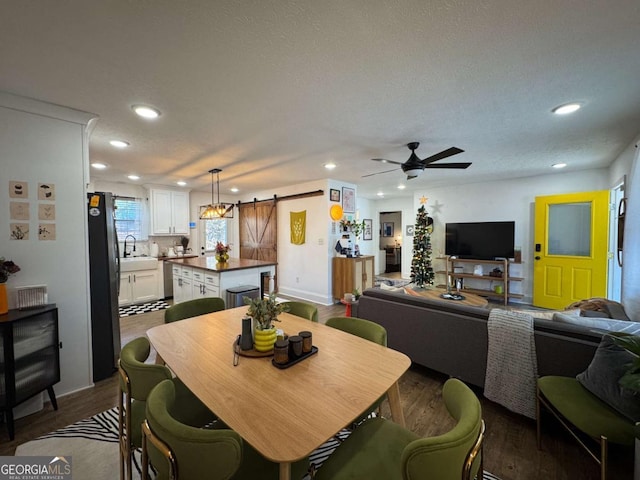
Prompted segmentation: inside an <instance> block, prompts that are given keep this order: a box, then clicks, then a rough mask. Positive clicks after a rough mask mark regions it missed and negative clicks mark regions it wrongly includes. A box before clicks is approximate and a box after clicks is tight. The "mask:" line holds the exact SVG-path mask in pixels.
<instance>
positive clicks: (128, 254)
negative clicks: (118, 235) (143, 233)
mask: <svg viewBox="0 0 640 480" xmlns="http://www.w3.org/2000/svg"><path fill="white" fill-rule="evenodd" d="M129 237H131V238H133V250H132V251H133V252H135V251H136V237H134V236H133V235H127V236H126V237H124V253H123V254H122V256H123V257H125V258H127V257H128V256H130V255H131V252H127V238H129Z"/></svg>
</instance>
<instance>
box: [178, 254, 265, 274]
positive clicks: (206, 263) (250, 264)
mask: <svg viewBox="0 0 640 480" xmlns="http://www.w3.org/2000/svg"><path fill="white" fill-rule="evenodd" d="M167 260H168V261H169V262H170V263H175V264H177V265H183V266H185V267H193V268H200V269H202V270H209V271H211V272H230V271H234V270H246V269H250V268H258V267H269V266H272V265H277V262H264V261H262V260H249V259H245V258H230V259H229V260H228V261H227V262H225V263H223V264H222V263H218V262H217V261H216V258H215V257H195V258H187V257H167Z"/></svg>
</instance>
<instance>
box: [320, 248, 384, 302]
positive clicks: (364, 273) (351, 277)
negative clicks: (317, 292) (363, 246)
mask: <svg viewBox="0 0 640 480" xmlns="http://www.w3.org/2000/svg"><path fill="white" fill-rule="evenodd" d="M373 259H374V257H373V255H363V256H361V257H352V258H347V257H333V264H332V272H333V273H332V282H331V284H332V294H333V298H336V299H340V298H343V297H344V294H345V293H353V292H354V291H355V290H358V292H360V293H362V292H363V290H366V289H367V288H371V287H373V279H374V260H373Z"/></svg>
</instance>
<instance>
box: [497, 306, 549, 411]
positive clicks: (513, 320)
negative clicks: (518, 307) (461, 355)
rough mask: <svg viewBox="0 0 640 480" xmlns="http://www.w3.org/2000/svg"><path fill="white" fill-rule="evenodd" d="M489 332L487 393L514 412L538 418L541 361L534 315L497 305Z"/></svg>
mask: <svg viewBox="0 0 640 480" xmlns="http://www.w3.org/2000/svg"><path fill="white" fill-rule="evenodd" d="M487 331H488V334H489V348H488V352H487V372H486V376H485V381H484V382H485V383H484V396H485V397H486V398H488V399H489V400H492V401H494V402H496V403H499V404H500V405H502V406H504V407H506V408H508V409H509V410H511V411H512V412H516V413H519V414H521V415H525V416H527V417H529V418H536V379H537V378H538V367H537V365H538V363H537V360H536V347H535V340H534V336H533V317H532V316H531V315H528V314H526V313H520V312H509V311H506V310H501V309H499V308H494V309H492V310H491V312H490V313H489V320H488V323H487Z"/></svg>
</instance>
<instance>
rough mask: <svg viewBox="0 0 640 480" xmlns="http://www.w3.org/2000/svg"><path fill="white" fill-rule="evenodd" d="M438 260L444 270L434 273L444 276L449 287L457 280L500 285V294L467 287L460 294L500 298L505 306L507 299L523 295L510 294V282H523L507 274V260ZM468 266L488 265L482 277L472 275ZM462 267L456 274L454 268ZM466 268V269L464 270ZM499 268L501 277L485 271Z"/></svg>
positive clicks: (447, 258)
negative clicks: (479, 281) (467, 293)
mask: <svg viewBox="0 0 640 480" xmlns="http://www.w3.org/2000/svg"><path fill="white" fill-rule="evenodd" d="M438 258H440V259H443V260H445V270H444V271H442V270H440V271H438V272H436V273H441V274H444V275H445V278H446V282H447V283H446V284H445V285H443V286H444V287H446V286H447V284H449V285H450V283H449V282H450V281H451V282H452V283H453V284H454V285H455V283H456V280H457V279H462V280H463V281H464V279H473V280H481V281H485V282H486V281H489V282H492V281H494V282H500V284H502V292H501V293H497V292H496V291H495V290H491V289H489V288H487V289H484V288H470V287H468V286H463V288H462V290H460V291H461V292H469V293H474V294H476V295H481V296H483V297H492V298H501V299H502V300H503V301H504V304H505V305H507V303H509V298H523V297H524V295H522V294H521V293H511V291H510V282H521V281H522V280H523V278H522V277H513V276H511V275H510V274H509V264H510V262H509V260H507V259H504V260H478V259H475V258H451V257H450V256H446V257H438ZM468 265H472V266H473V265H488V267H489V268H486V267H485V268H484V269H483V274H482V275H474V274H473V270H472V267H471V269H470V268H469V267H468ZM456 266H462V267H463V272H462V273H460V272H458V273H456V272H455V267H456ZM465 267H466V268H465ZM496 267H498V268H500V270H502V275H501V276H491V275H489V272H487V271H486V270H489V271H491V270H493V269H494V268H496ZM450 288H451V289H452V290H455V288H454V287H450Z"/></svg>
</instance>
